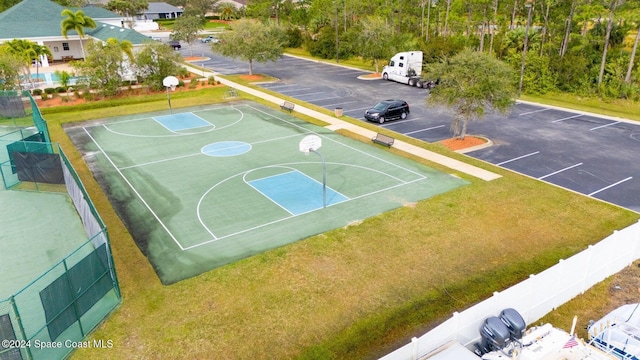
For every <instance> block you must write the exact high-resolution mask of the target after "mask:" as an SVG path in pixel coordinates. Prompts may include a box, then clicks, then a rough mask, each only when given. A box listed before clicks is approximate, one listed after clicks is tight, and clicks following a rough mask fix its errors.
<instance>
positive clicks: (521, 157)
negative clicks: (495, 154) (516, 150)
mask: <svg viewBox="0 0 640 360" xmlns="http://www.w3.org/2000/svg"><path fill="white" fill-rule="evenodd" d="M537 154H540V151H534V152H532V153H530V154H527V155H522V156H518V157H517V158H513V159H510V160H506V161H503V162H499V163H497V164H496V165H498V166H502V165H504V164H506V163H510V162H512V161H516V160H520V159H524V158H526V157H529V156H532V155H537Z"/></svg>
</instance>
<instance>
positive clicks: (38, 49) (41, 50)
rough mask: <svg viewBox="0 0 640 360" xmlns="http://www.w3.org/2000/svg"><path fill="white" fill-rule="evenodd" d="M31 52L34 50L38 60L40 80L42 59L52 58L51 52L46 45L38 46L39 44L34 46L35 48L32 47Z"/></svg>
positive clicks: (37, 71)
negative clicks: (45, 57)
mask: <svg viewBox="0 0 640 360" xmlns="http://www.w3.org/2000/svg"><path fill="white" fill-rule="evenodd" d="M31 50H32V54H33V55H34V56H35V58H36V78H38V77H39V76H40V74H39V73H40V71H39V70H40V69H39V67H40V59H41V58H42V57H43V56H52V55H51V50H49V48H48V47H46V46H44V45H38V44H33V46H31Z"/></svg>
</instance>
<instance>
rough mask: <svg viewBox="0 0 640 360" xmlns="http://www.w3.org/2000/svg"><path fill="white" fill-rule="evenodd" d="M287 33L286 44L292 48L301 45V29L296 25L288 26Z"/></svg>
mask: <svg viewBox="0 0 640 360" xmlns="http://www.w3.org/2000/svg"><path fill="white" fill-rule="evenodd" d="M286 34H287V43H288V44H287V46H288V47H292V48H299V47H301V46H302V42H303V41H304V39H303V38H302V31H300V29H299V28H297V27H289V28H288V29H287V30H286Z"/></svg>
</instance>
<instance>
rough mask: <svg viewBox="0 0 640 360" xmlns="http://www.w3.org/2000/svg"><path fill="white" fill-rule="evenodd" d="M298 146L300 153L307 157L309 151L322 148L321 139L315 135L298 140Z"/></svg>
mask: <svg viewBox="0 0 640 360" xmlns="http://www.w3.org/2000/svg"><path fill="white" fill-rule="evenodd" d="M298 146H299V149H300V151H301V152H303V153H304V154H305V155H309V152H310V151H316V150H318V149H320V146H322V138H320V136H318V135H315V134H311V135H307V136H305V137H303V138H302V140H300V144H299V145H298Z"/></svg>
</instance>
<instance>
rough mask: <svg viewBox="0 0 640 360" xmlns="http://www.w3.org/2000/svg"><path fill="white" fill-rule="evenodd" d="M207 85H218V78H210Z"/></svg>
mask: <svg viewBox="0 0 640 360" xmlns="http://www.w3.org/2000/svg"><path fill="white" fill-rule="evenodd" d="M207 84H209V85H215V84H216V78H215V77H213V76H209V78H207Z"/></svg>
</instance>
